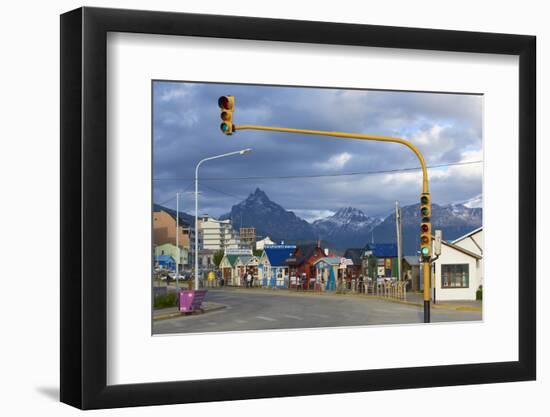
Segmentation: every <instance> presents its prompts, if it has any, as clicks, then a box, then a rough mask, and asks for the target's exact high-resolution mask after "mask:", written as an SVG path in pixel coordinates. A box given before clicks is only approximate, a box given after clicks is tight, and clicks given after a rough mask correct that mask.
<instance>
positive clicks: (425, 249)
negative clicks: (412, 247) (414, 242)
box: [422, 247, 430, 256]
mask: <svg viewBox="0 0 550 417" xmlns="http://www.w3.org/2000/svg"><path fill="white" fill-rule="evenodd" d="M429 253H430V249H429V248H426V247H424V248H422V255H424V256H427V255H428V254H429Z"/></svg>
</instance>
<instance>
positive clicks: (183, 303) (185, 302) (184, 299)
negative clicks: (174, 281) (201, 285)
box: [178, 290, 207, 313]
mask: <svg viewBox="0 0 550 417" xmlns="http://www.w3.org/2000/svg"><path fill="white" fill-rule="evenodd" d="M206 292H207V290H180V294H179V303H178V306H179V310H180V311H181V312H182V313H192V312H193V311H197V310H200V309H201V305H202V302H203V300H204V297H206Z"/></svg>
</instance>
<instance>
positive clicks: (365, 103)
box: [153, 82, 482, 219]
mask: <svg viewBox="0 0 550 417" xmlns="http://www.w3.org/2000/svg"><path fill="white" fill-rule="evenodd" d="M224 94H232V95H234V96H235V97H236V98H237V103H236V106H237V110H236V113H235V122H236V123H237V124H265V125H271V126H286V127H296V128H306V129H308V128H310V129H319V130H331V131H335V130H337V131H349V132H362V133H372V134H379V135H387V136H399V137H404V138H407V139H409V140H411V141H412V142H414V143H415V144H417V145H418V146H419V148H420V149H421V151H422V152H423V154H424V156H425V158H426V160H427V162H428V164H430V165H439V164H446V163H454V162H458V161H463V160H478V159H482V153H481V148H482V142H481V115H482V98H481V97H480V96H470V95H451V94H428V93H405V92H388V91H364V90H361V91H359V90H336V89H320V88H294V87H271V86H252V85H250V86H248V85H223V84H197V83H173V82H155V84H154V104H153V105H154V109H153V111H154V119H153V140H154V156H153V158H154V174H153V175H154V178H155V179H156V180H155V181H154V199H155V202H157V203H162V202H165V201H166V200H168V199H170V198H172V200H171V201H168V202H166V205H168V206H171V207H173V206H174V205H175V200H174V199H173V197H174V195H175V192H176V191H178V190H179V191H185V192H186V193H184V194H183V195H182V200H181V206H182V209H183V210H186V211H188V212H192V211H193V195H192V194H191V193H189V192H191V191H192V190H193V182H192V181H193V176H194V169H195V165H196V163H197V162H198V161H199V160H200V159H203V158H205V157H208V156H212V155H216V154H220V153H225V152H231V151H234V150H238V149H243V148H253V152H252V153H251V154H248V155H245V156H235V157H229V158H224V159H220V160H217V161H211V162H206V163H205V164H204V165H203V166H202V167H201V171H200V177H201V178H203V179H204V180H203V181H201V213H204V212H208V213H209V214H211V215H215V216H217V215H220V214H222V213H225V212H227V211H229V210H230V208H231V206H232V205H233V204H235V203H237V202H239V201H240V200H241V199H243V198H246V196H247V195H248V194H249V193H250V192H252V191H253V190H254V189H255V188H256V187H260V188H262V189H263V190H264V191H266V193H267V194H268V196H269V197H270V198H271V199H272V200H274V201H275V202H277V203H279V204H281V205H282V206H283V207H285V208H287V209H289V210H296V212H297V213H298V214H300V215H302V216H305V217H306V218H310V219H311V218H314V217H318V216H320V215H322V214H326V213H327V212H330V211H335V210H337V209H338V208H340V207H343V206H353V207H357V208H360V209H363V210H365V211H366V212H367V213H368V214H370V215H382V214H384V213H386V212H388V211H389V210H391V207H392V206H393V204H394V202H395V200H400V201H401V202H402V204H410V203H413V202H415V201H416V200H417V198H418V191H419V187H420V181H419V173H415V172H412V173H411V172H405V173H398V174H378V175H369V176H325V177H321V178H299V179H280V178H279V179H276V178H269V179H258V180H252V179H248V180H237V179H235V180H227V179H228V178H235V177H250V176H261V177H280V176H303V175H312V174H313V175H335V174H342V173H349V172H366V171H379V170H393V169H400V168H408V167H416V166H418V165H419V164H418V161H417V159H416V157H415V156H414V155H413V154H412V152H411V151H410V150H408V149H406V148H405V147H404V146H400V145H398V144H392V143H382V142H365V141H357V140H345V139H337V138H326V137H324V138H323V137H311V136H307V135H294V134H293V135H290V134H283V133H268V132H258V131H240V132H237V133H236V134H234V135H233V136H225V135H223V134H221V132H220V130H219V124H220V120H219V110H218V107H217V99H218V97H219V96H220V95H224ZM481 173H482V171H481V164H476V165H471V166H465V167H451V168H440V169H434V170H431V171H430V178H431V185H432V194H433V200H434V202H438V203H448V202H453V201H464V200H467V199H469V198H471V197H473V196H475V195H478V194H480V193H481ZM161 178H163V179H164V180H160V179H161Z"/></svg>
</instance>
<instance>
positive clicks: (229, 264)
mask: <svg viewBox="0 0 550 417" xmlns="http://www.w3.org/2000/svg"><path fill="white" fill-rule="evenodd" d="M238 257H239V255H229V254H225V255H224V256H223V258H222V260H221V261H220V265H219V268H220V271H221V273H222V279H223V281H224V285H238V284H237V283H236V282H237V277H238V275H237V272H236V269H235V263H236V262H237V258H238Z"/></svg>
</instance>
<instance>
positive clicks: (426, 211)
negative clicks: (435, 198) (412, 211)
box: [420, 207, 430, 216]
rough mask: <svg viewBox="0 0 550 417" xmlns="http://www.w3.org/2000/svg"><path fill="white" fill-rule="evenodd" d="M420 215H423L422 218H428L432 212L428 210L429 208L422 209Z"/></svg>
mask: <svg viewBox="0 0 550 417" xmlns="http://www.w3.org/2000/svg"><path fill="white" fill-rule="evenodd" d="M420 213H422V216H428V215H429V214H430V210H429V209H428V207H422V210H420Z"/></svg>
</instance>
